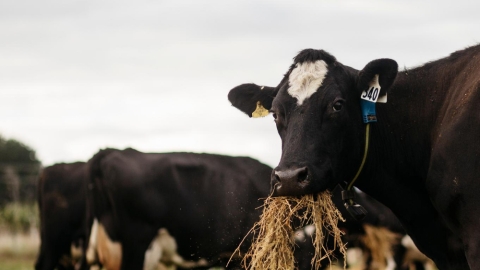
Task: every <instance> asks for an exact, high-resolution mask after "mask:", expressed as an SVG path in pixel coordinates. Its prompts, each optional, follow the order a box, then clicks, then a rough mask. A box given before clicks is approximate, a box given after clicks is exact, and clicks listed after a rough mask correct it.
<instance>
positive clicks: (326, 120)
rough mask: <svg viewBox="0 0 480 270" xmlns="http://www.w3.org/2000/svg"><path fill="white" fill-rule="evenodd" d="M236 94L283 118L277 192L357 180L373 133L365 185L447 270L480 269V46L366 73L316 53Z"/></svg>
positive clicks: (237, 102) (382, 64) (240, 103)
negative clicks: (267, 82)
mask: <svg viewBox="0 0 480 270" xmlns="http://www.w3.org/2000/svg"><path fill="white" fill-rule="evenodd" d="M397 73H398V74H397ZM387 93H388V102H386V103H385V104H383V103H380V104H379V103H378V101H383V102H384V101H386V94H387ZM229 100H230V101H231V102H232V104H233V105H234V106H235V107H237V108H238V109H240V110H242V111H243V112H245V113H247V114H248V115H249V116H262V115H266V114H267V113H268V112H271V113H272V114H273V117H274V118H275V122H276V126H277V130H278V133H279V135H280V137H281V139H282V157H281V161H280V163H279V164H278V166H277V167H276V168H275V170H274V171H273V174H272V179H271V181H272V186H273V190H274V192H275V194H277V195H302V194H311V193H318V192H322V191H324V190H326V189H332V188H334V187H335V186H336V185H337V184H343V183H344V182H350V181H351V180H352V179H353V178H354V176H355V175H356V173H357V172H358V171H359V168H361V163H362V160H363V156H364V152H365V151H364V149H365V148H366V147H365V145H366V141H367V138H369V150H368V155H367V156H366V158H365V164H364V166H363V168H362V169H361V172H360V175H359V177H358V180H357V181H356V182H355V186H358V187H359V188H360V189H361V190H363V191H365V192H366V193H368V194H369V195H371V196H373V197H374V198H376V199H377V200H379V201H380V202H382V203H383V204H385V205H386V206H388V207H389V208H390V209H392V211H393V212H394V213H395V215H396V216H397V217H398V218H399V219H400V221H401V222H402V224H403V225H404V228H405V229H406V231H407V233H408V234H409V235H410V236H411V237H412V239H413V240H414V242H415V244H416V245H417V246H418V248H419V249H420V250H421V251H422V252H424V253H425V254H426V255H427V256H429V257H430V258H432V259H433V260H434V261H435V263H436V264H437V266H438V267H439V268H440V269H468V268H469V267H470V268H471V269H480V230H479V229H478V228H480V218H479V217H478V213H479V212H480V196H478V194H477V192H479V191H480V181H478V180H479V177H480V144H479V143H477V140H478V138H480V113H479V110H478V104H480V45H477V46H473V47H470V48H467V49H465V50H462V51H458V52H455V53H453V54H451V55H450V56H449V57H446V58H443V59H440V60H437V61H434V62H430V63H427V64H425V65H423V66H420V67H417V68H414V69H411V70H406V71H403V72H398V67H397V63H396V62H395V61H394V60H391V59H377V60H374V61H372V62H370V63H368V64H367V65H366V66H365V67H364V68H363V69H362V70H356V69H353V68H351V67H348V66H346V65H343V64H341V63H340V62H338V61H337V60H336V58H335V57H333V56H332V55H330V54H329V53H327V52H325V51H323V50H314V49H306V50H303V51H301V52H300V53H299V54H298V55H297V56H296V57H295V58H294V63H293V65H292V66H291V67H290V68H289V69H288V71H287V73H286V74H285V76H284V78H283V79H282V81H281V82H280V83H279V85H278V86H276V87H261V86H258V85H255V84H243V85H240V86H237V87H235V88H234V89H232V90H231V91H230V93H229ZM375 107H376V111H377V113H378V115H377V114H376V113H375V111H374V110H375ZM376 120H378V122H377V123H371V124H368V125H366V124H365V123H364V121H366V122H370V121H376ZM368 129H370V132H369V133H368ZM367 134H369V136H367ZM237 143H238V142H237ZM458 241H460V242H461V243H462V245H461V246H460V247H457V246H456V245H452V244H451V242H458Z"/></svg>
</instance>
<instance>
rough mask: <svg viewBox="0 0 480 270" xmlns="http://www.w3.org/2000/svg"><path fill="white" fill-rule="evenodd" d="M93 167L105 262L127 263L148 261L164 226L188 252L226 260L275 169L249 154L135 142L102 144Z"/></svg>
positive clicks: (254, 216) (194, 257)
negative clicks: (135, 145)
mask: <svg viewBox="0 0 480 270" xmlns="http://www.w3.org/2000/svg"><path fill="white" fill-rule="evenodd" d="M89 167H90V181H91V182H90V184H91V185H90V186H91V187H92V189H91V190H90V192H91V194H92V195H93V196H92V199H93V202H92V205H93V213H94V217H95V219H96V224H97V227H96V228H95V229H92V232H93V233H95V235H98V236H99V238H102V239H98V241H96V240H94V241H92V243H93V242H96V243H98V247H97V250H98V253H99V256H100V257H101V258H100V261H101V262H102V263H103V265H104V266H105V268H106V269H118V268H121V269H125V270H126V269H142V267H143V265H144V260H145V258H146V257H148V255H147V256H146V251H147V249H149V247H153V246H154V245H151V243H152V239H154V237H156V236H157V235H158V234H159V230H161V229H165V230H166V231H168V233H169V235H171V236H173V238H174V239H175V240H176V244H177V247H178V253H179V254H180V256H181V257H182V258H184V259H185V260H188V261H199V260H200V259H205V260H207V262H208V264H207V265H208V266H212V265H215V264H218V262H219V261H227V260H228V259H229V257H230V254H231V253H232V252H233V251H234V250H235V249H236V247H237V245H238V244H239V243H240V242H241V240H242V239H243V237H244V236H245V235H246V234H247V232H248V231H249V230H250V229H251V228H252V226H253V224H254V222H256V221H257V220H258V219H259V215H260V213H261V212H260V211H261V209H258V207H259V206H261V204H262V201H261V200H259V199H260V198H265V197H267V196H268V195H269V190H270V186H269V183H268V179H270V174H271V171H272V169H271V167H269V166H267V165H264V164H262V163H260V162H258V161H256V160H254V159H251V158H248V157H229V156H222V155H212V154H193V153H165V154H158V153H142V152H139V151H136V150H134V149H126V150H122V151H120V150H114V149H106V150H102V151H100V152H99V153H97V154H96V155H95V156H94V157H93V158H92V159H91V160H90V161H89ZM97 222H98V223H97ZM118 252H120V254H118ZM120 265H121V266H120Z"/></svg>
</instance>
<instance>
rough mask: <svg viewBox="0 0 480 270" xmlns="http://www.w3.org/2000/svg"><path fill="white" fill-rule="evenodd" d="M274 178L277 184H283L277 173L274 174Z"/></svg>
mask: <svg viewBox="0 0 480 270" xmlns="http://www.w3.org/2000/svg"><path fill="white" fill-rule="evenodd" d="M273 178H274V179H275V181H277V183H281V182H282V179H281V178H280V176H279V175H278V174H277V172H276V171H275V172H274V173H273Z"/></svg>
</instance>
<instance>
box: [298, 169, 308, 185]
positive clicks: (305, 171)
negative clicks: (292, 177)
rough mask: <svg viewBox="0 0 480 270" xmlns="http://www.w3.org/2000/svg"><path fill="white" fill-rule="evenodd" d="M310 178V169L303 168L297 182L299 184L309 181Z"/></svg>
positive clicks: (299, 172)
mask: <svg viewBox="0 0 480 270" xmlns="http://www.w3.org/2000/svg"><path fill="white" fill-rule="evenodd" d="M307 178H308V169H307V167H303V168H301V169H299V171H298V174H297V181H298V182H303V181H305V180H307Z"/></svg>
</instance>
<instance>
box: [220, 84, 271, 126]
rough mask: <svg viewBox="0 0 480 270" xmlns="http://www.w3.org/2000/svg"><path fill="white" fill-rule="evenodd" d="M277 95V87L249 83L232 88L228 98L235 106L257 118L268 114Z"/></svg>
mask: <svg viewBox="0 0 480 270" xmlns="http://www.w3.org/2000/svg"><path fill="white" fill-rule="evenodd" d="M276 95H277V91H276V88H275V87H268V86H258V85H256V84H253V83H247V84H242V85H239V86H237V87H235V88H233V89H232V90H230V92H229V93H228V100H230V102H231V103H232V105H233V106H234V107H235V108H237V109H239V110H240V111H242V112H244V113H246V114H247V115H248V116H250V117H254V118H256V117H263V116H267V115H268V110H270V108H271V107H272V101H273V99H274V98H275V96H276Z"/></svg>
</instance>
